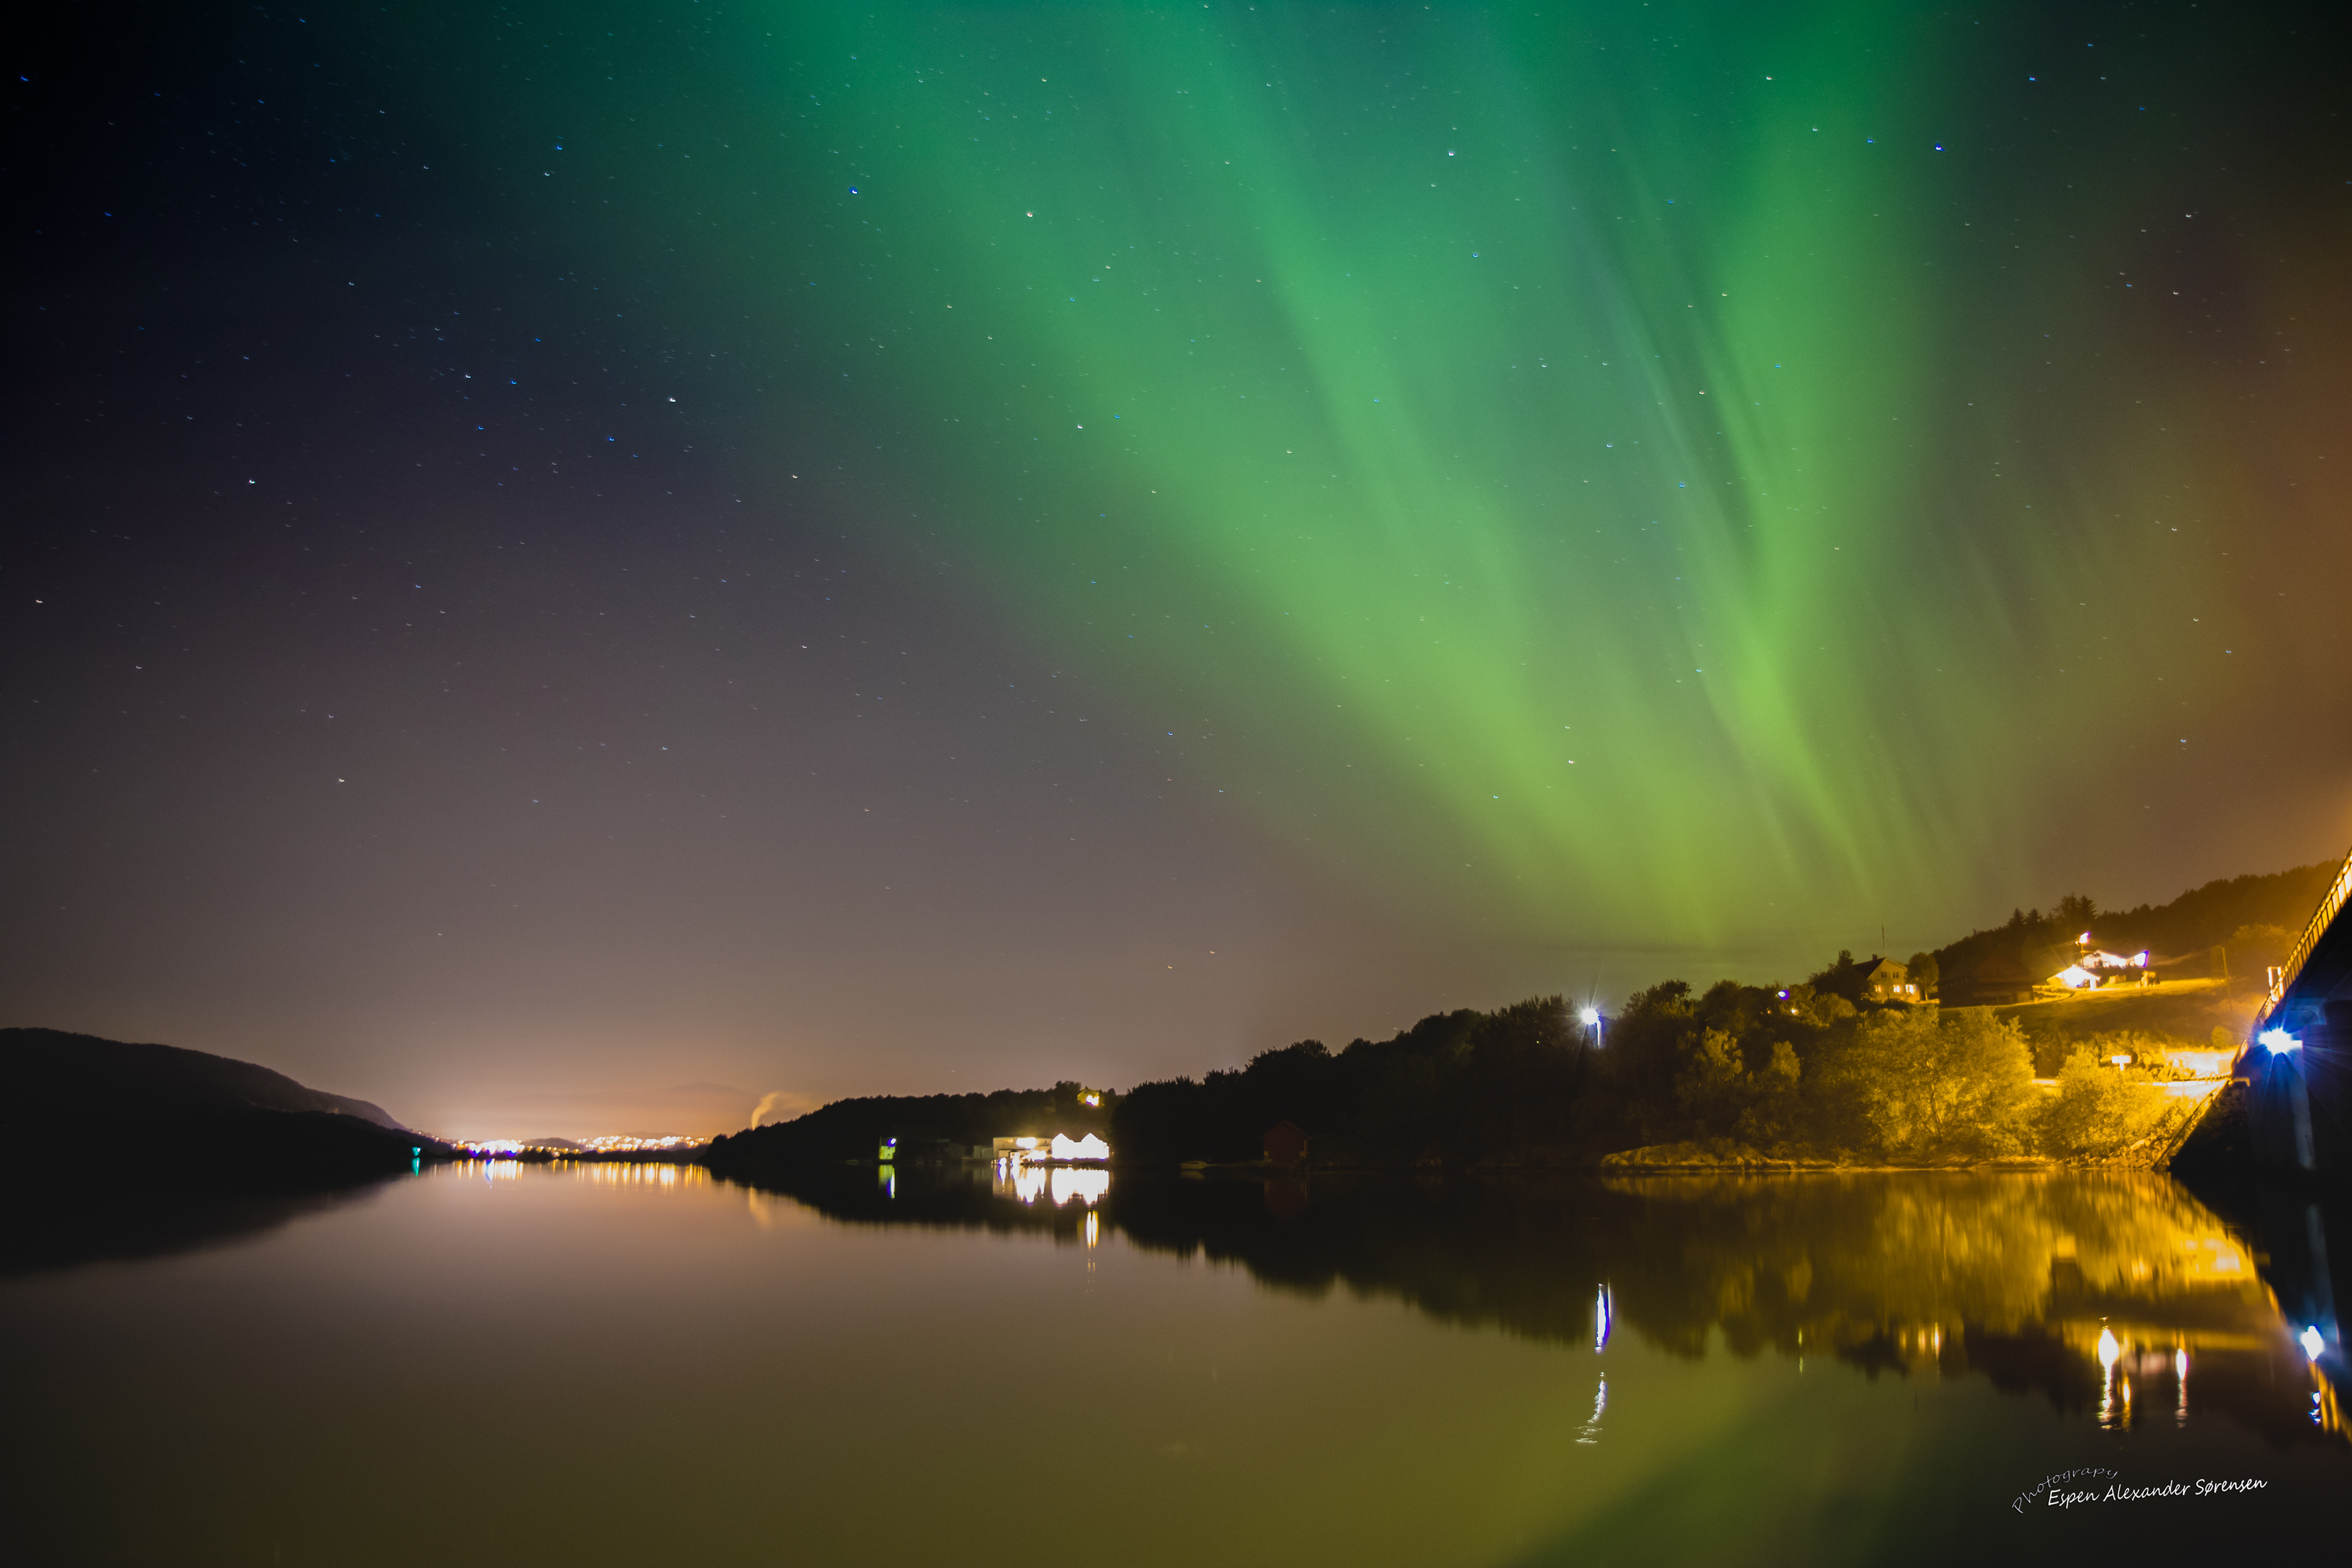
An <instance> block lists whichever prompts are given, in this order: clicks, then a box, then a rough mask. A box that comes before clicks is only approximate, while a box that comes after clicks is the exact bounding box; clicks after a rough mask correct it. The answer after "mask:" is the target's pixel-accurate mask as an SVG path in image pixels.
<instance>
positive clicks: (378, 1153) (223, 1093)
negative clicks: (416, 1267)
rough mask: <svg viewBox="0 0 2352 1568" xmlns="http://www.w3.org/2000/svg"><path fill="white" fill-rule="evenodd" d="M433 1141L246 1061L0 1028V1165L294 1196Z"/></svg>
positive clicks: (360, 1175) (397, 1165)
mask: <svg viewBox="0 0 2352 1568" xmlns="http://www.w3.org/2000/svg"><path fill="white" fill-rule="evenodd" d="M439 1152H442V1146H441V1145H440V1144H439V1143H437V1142H435V1141H434V1140H432V1139H429V1138H426V1137H424V1136H423V1135H421V1134H418V1133H415V1132H411V1131H408V1130H407V1129H406V1128H404V1127H403V1126H401V1124H400V1123H399V1122H398V1121H395V1120H394V1118H393V1117H392V1115H391V1113H390V1112H388V1111H386V1110H384V1109H383V1107H382V1106H378V1105H373V1104H370V1103H369V1102H368V1101H366V1100H352V1099H351V1098H349V1097H347V1096H344V1095H340V1094H329V1093H327V1092H326V1091H325V1090H323V1089H311V1088H310V1087H308V1086H307V1085H304V1084H300V1083H297V1082H296V1081H294V1079H290V1078H288V1077H287V1076H286V1075H285V1074H283V1073H278V1072H272V1071H270V1070H269V1069H268V1068H265V1067H257V1066H255V1065H254V1064H253V1063H251V1062H241V1061H236V1060H233V1059H232V1058H227V1057H216V1056H212V1055H209V1054H207V1053H205V1052H204V1051H191V1050H184V1049H182V1048H181V1047H176V1046H158V1045H134V1044H131V1043H128V1042H125V1041H121V1040H106V1039H100V1038H99V1037H96V1036H93V1035H76V1034H68V1033H67V1032H66V1031H64V1030H61V1029H24V1028H16V1029H0V1159H5V1160H6V1161H7V1162H8V1163H14V1164H20V1165H24V1166H26V1167H28V1168H35V1169H38V1168H41V1163H42V1162H47V1161H60V1160H61V1161H64V1162H67V1163H68V1165H69V1166H70V1168H71V1171H72V1173H73V1174H74V1175H75V1178H76V1179H81V1178H83V1177H86V1176H87V1175H89V1174H90V1173H100V1174H104V1173H128V1174H136V1175H141V1176H145V1175H152V1174H158V1173H172V1174H175V1175H183V1176H191V1177H205V1176H213V1177H220V1178H224V1179H230V1180H234V1181H236V1182H238V1183H240V1184H262V1185H268V1186H288V1187H306V1186H313V1185H318V1184H333V1183H336V1182H341V1181H345V1180H358V1179H364V1178H365V1177H367V1176H370V1175H374V1174H381V1173H389V1172H391V1171H394V1170H401V1169H406V1168H407V1167H408V1165H409V1163H410V1162H411V1161H412V1160H414V1159H415V1158H416V1157H417V1156H418V1155H419V1154H420V1153H436V1154H437V1153H439Z"/></svg>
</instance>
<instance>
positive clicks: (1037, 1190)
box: [1000, 1160, 1045, 1204]
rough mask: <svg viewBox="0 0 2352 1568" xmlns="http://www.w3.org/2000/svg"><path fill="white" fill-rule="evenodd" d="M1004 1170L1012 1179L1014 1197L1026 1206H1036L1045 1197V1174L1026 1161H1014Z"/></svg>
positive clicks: (1008, 1163) (1004, 1167) (1007, 1164)
mask: <svg viewBox="0 0 2352 1568" xmlns="http://www.w3.org/2000/svg"><path fill="white" fill-rule="evenodd" d="M1000 1169H1003V1170H1004V1171H1005V1173H1006V1174H1007V1175H1008V1176H1010V1178H1011V1185H1012V1188H1013V1196H1014V1197H1016V1198H1019V1199H1020V1200H1021V1201H1022V1202H1023V1203H1024V1204H1034V1203H1035V1202H1036V1201H1037V1200H1038V1199H1039V1198H1042V1197H1044V1196H1045V1172H1043V1171H1041V1170H1039V1169H1037V1168H1036V1167H1035V1166H1034V1165H1032V1164H1030V1163H1028V1162H1027V1161H1026V1160H1013V1161H1009V1162H1007V1163H1006V1166H1003V1167H1000Z"/></svg>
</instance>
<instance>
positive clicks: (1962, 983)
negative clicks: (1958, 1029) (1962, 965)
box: [1939, 948, 2033, 1007]
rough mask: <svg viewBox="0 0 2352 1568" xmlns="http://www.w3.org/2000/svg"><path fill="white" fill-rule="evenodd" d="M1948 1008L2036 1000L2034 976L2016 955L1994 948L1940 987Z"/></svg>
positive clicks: (1987, 1005) (1949, 977)
mask: <svg viewBox="0 0 2352 1568" xmlns="http://www.w3.org/2000/svg"><path fill="white" fill-rule="evenodd" d="M1939 989H1940V990H1941V991H1942V992H1943V998H1944V1005H1945V1006H1947V1007H2004V1006H2007V1005H2009V1004H2011V1003H2012V1002H2030V1001H2032V999H2033V974H2032V972H2031V971H2030V970H2028V969H2027V968H2026V967H2025V965H2024V964H2023V963H2021V962H2020V961H2019V959H2018V956H2017V954H2015V953H2013V952H2004V951H2003V950H2001V949H2000V948H1995V949H1994V950H1993V951H1991V952H1988V953H1986V954H1985V955H1984V956H1983V957H1981V958H1979V959H1978V960H1977V962H1976V963H1975V964H1973V965H1972V966H1971V967H1969V969H1968V970H1967V971H1966V972H1965V973H1958V974H1947V975H1945V976H1944V980H1943V984H1942V985H1941V986H1940V987H1939Z"/></svg>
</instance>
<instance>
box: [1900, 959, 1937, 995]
mask: <svg viewBox="0 0 2352 1568" xmlns="http://www.w3.org/2000/svg"><path fill="white" fill-rule="evenodd" d="M1903 967H1904V968H1906V969H1907V970H1909V971H1910V972H1911V983H1912V984H1914V985H1916V986H1917V987H1918V988H1919V999H1920V1000H1921V1001H1923V1002H1924V1001H1926V1000H1927V998H1928V997H1930V996H1932V995H1934V994H1935V992H1936V986H1937V983H1938V982H1939V981H1941V980H1942V979H1943V977H1944V976H1943V972H1942V970H1940V969H1939V968H1937V964H1936V955H1935V954H1934V953H1932V952H1915V953H1913V954H1912V955H1911V961H1910V962H1909V963H1906V964H1905V965H1904V966H1903Z"/></svg>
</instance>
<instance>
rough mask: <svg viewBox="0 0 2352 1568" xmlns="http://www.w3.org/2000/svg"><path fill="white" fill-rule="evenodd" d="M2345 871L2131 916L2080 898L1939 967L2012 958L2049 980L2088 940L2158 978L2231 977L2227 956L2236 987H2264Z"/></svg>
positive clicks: (2000, 931) (2195, 891) (2215, 891)
mask: <svg viewBox="0 0 2352 1568" xmlns="http://www.w3.org/2000/svg"><path fill="white" fill-rule="evenodd" d="M2342 864H2343V863H2342V862H2341V861H2338V860H2320V861H2315V862H2314V863H2313V864H2311V865H2308V866H2297V867H2294V868H2291V869H2289V870H2284V871H2273V872H2271V873H2269V874H2267V875H2262V876H2244V877H2227V878H2222V879H2217V880H2215V881H2210V882H2208V883H2206V884H2205V885H2204V886H2203V887H2201V888H2191V889H2189V891H2187V892H2185V893H2183V894H2181V895H2180V896H2179V898H2177V899H2174V900H2172V901H2171V902H2170V903H2166V904H2142V905H2140V906H2139V907H2138V908H2137V909H2131V910H2101V909H2099V908H2098V906H2097V905H2096V904H2095V902H2094V901H2093V900H2090V899H2087V898H2083V897H2079V896H2077V897H2074V898H2069V899H2062V900H2059V903H2058V905H2057V907H2056V908H2054V909H2053V910H2049V911H2048V912H2046V913H2045V912H2044V911H2042V910H2016V911H2014V912H2012V913H2011V916H2010V917H2009V921H2008V923H2007V924H2005V925H1999V926H1995V927H1993V928H1992V929H1991V930H1990V931H1971V932H1970V933H1969V934H1968V935H1967V936H1964V937H1962V938H1960V939H1959V940H1958V942H1952V943H1951V944H1949V945H1948V946H1946V947H1940V948H1937V950H1936V953H1935V957H1936V962H1937V967H1938V968H1939V969H1940V970H1941V972H1942V973H1943V974H1944V976H1945V977H1946V978H1947V979H1950V978H1955V977H1959V976H1965V975H1967V974H1969V973H1971V972H1973V971H1974V970H1975V968H1976V967H1977V965H1978V964H1979V963H1982V962H1984V961H1985V960H1986V959H1988V958H1990V957H1994V956H1996V955H1999V956H2006V957H2008V958H2011V959H2014V960H2016V961H2017V962H2018V963H2021V965H2023V967H2024V968H2025V970H2026V972H2027V973H2029V974H2030V975H2032V977H2034V978H2040V977H2041V976H2042V975H2046V974H2054V973H2057V972H2058V971H2059V970H2060V969H2062V968H2063V967H2065V965H2066V964H2067V963H2071V962H2073V958H2074V952H2075V947H2074V941H2075V939H2076V938H2077V937H2078V936H2080V935H2081V934H2082V933H2083V932H2084V931H2089V932H2090V934H2091V942H2092V944H2093V945H2094V946H2096V947H2102V948H2105V949H2107V950H2108V951H2109V952H2123V953H2130V952H2142V951H2145V952H2147V953H2148V954H2149V956H2150V958H2151V959H2152V961H2153V962H2154V963H2155V964H2156V966H2157V968H2158V970H2160V971H2165V972H2167V973H2178V974H2181V975H2184V976H2205V975H2211V976H2214V977H2216V978H2219V977H2221V974H2222V973H2223V970H2222V966H2221V964H2219V963H2215V962H2214V959H2213V950H2214V949H2216V948H2220V949H2223V950H2224V951H2226V952H2228V954H2229V958H2228V963H2227V967H2228V971H2229V973H2230V975H2231V978H2233V979H2235V980H2237V981H2240V982H2246V983H2251V982H2254V981H2259V980H2260V979H2261V978H2262V974H2263V966H2264V965H2265V964H2266V963H2278V962H2280V961H2281V960H2282V959H2283V958H2284V950H2285V948H2286V946H2287V945H2288V944H2289V943H2291V942H2293V940H2294V935H2295V933H2298V932H2300V931H2302V930H2303V925H2304V922H2305V921H2307V920H2309V919H2310V918H2311V912H2312V910H2315V909H2316V908H2317V907H2318V905H2319V898H2320V895H2321V894H2322V893H2324V892H2326V890H2327V885H2328V883H2329V881H2330V880H2331V879H2333V878H2334V877H2335V875H2336V870H2337V868H2339V867H2340V866H2341V865H2342Z"/></svg>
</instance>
